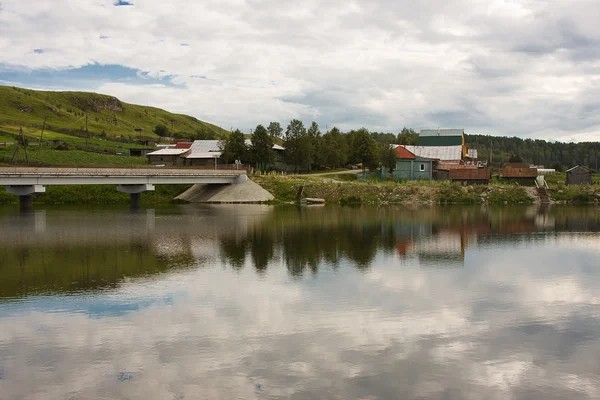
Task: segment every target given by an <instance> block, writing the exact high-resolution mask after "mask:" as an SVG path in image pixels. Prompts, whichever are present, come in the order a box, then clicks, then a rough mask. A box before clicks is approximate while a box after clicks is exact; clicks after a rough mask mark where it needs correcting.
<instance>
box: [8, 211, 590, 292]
mask: <svg viewBox="0 0 600 400" xmlns="http://www.w3.org/2000/svg"><path fill="white" fill-rule="evenodd" d="M0 218H1V220H0V242H1V246H0V297H13V296H24V295H28V294H31V293H48V292H56V291H58V292H61V291H64V292H69V291H79V290H90V289H106V288H110V287H114V286H115V285H117V284H118V283H119V282H120V281H122V280H123V279H129V278H136V277H143V276H151V275H154V274H161V273H165V272H168V271H171V270H179V269H186V268H203V267H206V266H208V265H214V261H215V260H218V261H219V262H220V263H221V265H223V266H225V267H227V268H231V269H233V270H238V271H239V270H242V269H244V268H246V267H250V266H251V267H253V268H254V269H255V270H256V272H257V273H258V274H260V275H264V274H265V273H266V271H267V270H268V269H269V268H273V267H277V268H281V267H283V268H285V269H286V270H287V272H288V274H289V275H290V276H291V277H293V278H300V277H302V276H304V275H305V274H307V273H309V274H313V275H314V274H318V272H319V268H331V269H333V270H335V269H337V268H339V266H340V264H341V263H345V264H348V265H350V266H352V267H354V268H357V269H358V270H361V271H365V270H368V269H369V268H371V267H372V264H373V260H374V259H375V258H376V257H377V254H378V252H383V253H384V254H395V256H396V257H397V259H398V260H399V263H400V265H401V264H402V263H403V262H415V263H418V265H420V266H423V267H435V268H451V267H462V266H463V265H464V262H465V256H466V255H467V253H468V252H469V249H470V248H476V247H477V246H480V245H486V244H489V243H511V242H513V243H515V242H519V241H523V240H536V239H539V237H540V236H539V234H540V233H544V235H556V234H560V232H574V231H575V232H576V231H582V232H584V231H585V232H598V231H600V217H599V212H598V209H597V208H596V207H581V208H578V207H549V208H536V207H499V208H486V207H480V206H477V207H431V208H423V209H416V210H408V209H406V208H402V207H387V208H368V207H364V208H337V207H336V208H332V207H320V208H313V207H308V208H307V207H272V206H257V205H246V206H240V205H230V206H227V205H220V206H197V205H196V206H194V205H188V206H181V207H178V208H177V209H171V210H168V211H158V212H157V211H155V210H152V209H151V210H146V211H145V212H141V213H137V214H131V213H128V212H126V211H117V212H106V211H105V210H101V211H97V212H94V211H90V210H81V211H78V210H69V211H60V210H48V211H46V210H37V211H35V212H33V213H31V214H26V215H23V214H5V215H2V216H0Z"/></svg>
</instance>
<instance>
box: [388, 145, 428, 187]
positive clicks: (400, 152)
mask: <svg viewBox="0 0 600 400" xmlns="http://www.w3.org/2000/svg"><path fill="white" fill-rule="evenodd" d="M395 151H396V169H395V170H394V172H393V175H394V176H395V177H396V178H399V179H426V180H431V179H432V174H433V160H432V159H430V158H425V157H420V156H417V155H415V154H414V153H412V152H411V151H409V150H407V149H406V148H405V147H404V146H398V147H396V149H395Z"/></svg>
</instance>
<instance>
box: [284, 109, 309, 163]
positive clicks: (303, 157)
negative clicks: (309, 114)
mask: <svg viewBox="0 0 600 400" xmlns="http://www.w3.org/2000/svg"><path fill="white" fill-rule="evenodd" d="M283 147H285V157H286V162H287V163H288V164H290V165H294V166H295V170H296V172H298V170H299V168H300V166H301V165H306V163H307V160H308V159H309V156H310V141H309V139H308V134H307V132H306V128H305V127H304V124H303V123H302V121H300V120H298V119H293V120H291V121H290V123H289V125H288V126H287V129H286V131H285V138H284V142H283Z"/></svg>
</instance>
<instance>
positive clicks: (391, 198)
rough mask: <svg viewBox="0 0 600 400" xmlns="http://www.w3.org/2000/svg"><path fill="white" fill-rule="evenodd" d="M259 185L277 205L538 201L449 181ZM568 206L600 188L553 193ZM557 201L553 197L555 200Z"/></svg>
mask: <svg viewBox="0 0 600 400" xmlns="http://www.w3.org/2000/svg"><path fill="white" fill-rule="evenodd" d="M252 180H254V181H255V182H256V183H258V184H259V185H261V186H262V187H263V188H265V189H266V190H268V191H269V192H271V193H272V194H273V196H275V202H293V201H295V200H296V199H297V197H298V194H299V193H300V192H301V193H302V197H316V198H322V199H325V201H326V202H327V203H335V204H529V203H534V202H536V201H538V199H537V198H536V197H535V195H534V194H533V193H534V192H535V191H533V190H531V188H526V187H523V186H517V185H508V184H498V183H492V184H489V185H471V186H463V185H460V184H458V183H450V182H446V181H411V182H405V183H403V184H397V183H395V182H381V183H365V182H348V181H346V182H335V181H333V180H323V179H320V178H314V177H304V176H254V177H252ZM551 194H552V196H556V200H558V201H560V202H565V203H593V202H597V201H598V200H599V199H600V185H595V186H588V187H585V186H581V187H560V188H557V189H554V190H551ZM553 198H554V197H553Z"/></svg>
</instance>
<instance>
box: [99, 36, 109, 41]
mask: <svg viewBox="0 0 600 400" xmlns="http://www.w3.org/2000/svg"><path fill="white" fill-rule="evenodd" d="M100 39H102V40H104V39H108V36H104V35H100Z"/></svg>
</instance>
